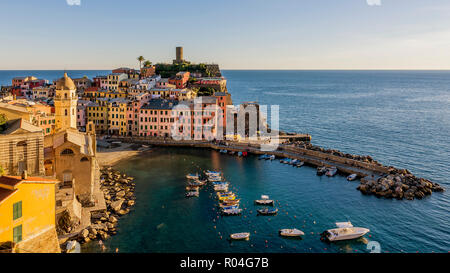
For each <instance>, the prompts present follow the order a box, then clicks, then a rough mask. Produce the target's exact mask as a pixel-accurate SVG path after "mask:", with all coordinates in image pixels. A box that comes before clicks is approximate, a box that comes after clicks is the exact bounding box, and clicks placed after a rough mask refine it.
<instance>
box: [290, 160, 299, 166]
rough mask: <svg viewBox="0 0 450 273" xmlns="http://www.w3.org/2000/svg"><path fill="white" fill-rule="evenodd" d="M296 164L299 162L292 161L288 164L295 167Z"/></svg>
mask: <svg viewBox="0 0 450 273" xmlns="http://www.w3.org/2000/svg"><path fill="white" fill-rule="evenodd" d="M298 162H300V161H299V160H298V159H292V160H291V162H289V165H294V166H295V165H296V164H297V163H298Z"/></svg>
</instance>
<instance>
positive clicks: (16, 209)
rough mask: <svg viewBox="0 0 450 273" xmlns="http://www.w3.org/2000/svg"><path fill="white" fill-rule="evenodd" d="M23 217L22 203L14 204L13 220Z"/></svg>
mask: <svg viewBox="0 0 450 273" xmlns="http://www.w3.org/2000/svg"><path fill="white" fill-rule="evenodd" d="M21 217H22V201H19V202H17V203H14V204H13V220H17V219H19V218H21Z"/></svg>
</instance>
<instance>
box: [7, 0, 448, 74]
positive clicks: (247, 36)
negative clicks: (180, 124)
mask: <svg viewBox="0 0 450 273" xmlns="http://www.w3.org/2000/svg"><path fill="white" fill-rule="evenodd" d="M372 1H374V0H372ZM0 37H1V38H0V69H64V68H65V69H111V68H112V67H117V66H133V67H137V66H138V63H137V62H136V61H135V60H136V57H137V56H139V55H143V56H144V57H146V58H147V59H150V60H151V61H153V62H170V61H171V60H172V59H173V58H174V54H175V46H178V45H182V46H184V52H185V58H186V59H188V60H190V61H193V62H200V61H205V62H216V63H219V64H220V65H221V67H222V68H224V69H450V1H448V0H431V1H430V0H381V6H370V5H368V4H367V1H366V0H270V1H269V0H189V1H187V0H185V1H179V0H164V1H161V0H158V1H154V0H145V1H144V0H121V1H118V0H81V5H80V6H76V5H74V6H70V5H68V4H67V0H43V1H36V0H2V1H1V2H0Z"/></svg>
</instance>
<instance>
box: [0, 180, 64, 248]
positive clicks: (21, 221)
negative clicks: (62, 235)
mask: <svg viewBox="0 0 450 273" xmlns="http://www.w3.org/2000/svg"><path fill="white" fill-rule="evenodd" d="M57 182H58V181H57V180H54V179H45V178H41V177H28V176H27V175H26V173H25V174H23V175H22V176H2V177H0V244H5V243H8V242H12V247H11V251H12V252H22V253H30V252H31V253H36V252H61V250H60V248H59V242H58V237H57V234H56V229H55V184H56V183H57Z"/></svg>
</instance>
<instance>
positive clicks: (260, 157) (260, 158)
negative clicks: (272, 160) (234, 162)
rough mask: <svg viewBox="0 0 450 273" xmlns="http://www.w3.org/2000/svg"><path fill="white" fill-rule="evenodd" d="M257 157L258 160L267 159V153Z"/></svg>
mask: <svg viewBox="0 0 450 273" xmlns="http://www.w3.org/2000/svg"><path fill="white" fill-rule="evenodd" d="M258 159H259V160H266V159H269V156H268V155H267V154H264V155H260V156H259V157H258Z"/></svg>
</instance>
